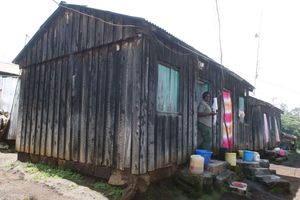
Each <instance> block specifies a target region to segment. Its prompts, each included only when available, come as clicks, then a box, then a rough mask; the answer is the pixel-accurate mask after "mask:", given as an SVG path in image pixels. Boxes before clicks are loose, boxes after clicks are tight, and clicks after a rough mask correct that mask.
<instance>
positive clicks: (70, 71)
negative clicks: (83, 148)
mask: <svg viewBox="0 0 300 200" xmlns="http://www.w3.org/2000/svg"><path fill="white" fill-rule="evenodd" d="M73 77H74V78H73ZM73 80H74V81H75V74H74V55H73V54H71V55H70V56H69V59H68V61H67V63H66V138H65V146H64V150H65V155H64V158H65V159H66V160H70V159H71V148H72V146H71V144H72V123H71V122H72V102H73V101H72V98H73ZM74 84H75V82H74Z"/></svg>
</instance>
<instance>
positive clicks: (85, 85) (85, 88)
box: [79, 53, 90, 163]
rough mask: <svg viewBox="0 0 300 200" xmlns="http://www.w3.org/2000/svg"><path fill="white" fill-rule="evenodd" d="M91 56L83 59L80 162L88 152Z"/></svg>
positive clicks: (82, 161) (83, 160)
mask: <svg viewBox="0 0 300 200" xmlns="http://www.w3.org/2000/svg"><path fill="white" fill-rule="evenodd" d="M89 59H90V56H89V53H87V54H85V55H84V56H83V60H82V68H83V69H82V70H83V73H82V96H81V97H80V98H81V115H80V116H81V117H80V120H81V122H80V151H79V162H81V163H85V162H86V153H87V138H88V135H87V134H88V132H87V129H88V127H87V117H88V105H89V99H88V98H89V80H88V79H89V77H88V75H89V68H90V61H89Z"/></svg>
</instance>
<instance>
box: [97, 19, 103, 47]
mask: <svg viewBox="0 0 300 200" xmlns="http://www.w3.org/2000/svg"><path fill="white" fill-rule="evenodd" d="M96 16H97V15H96ZM97 17H100V16H97ZM103 33H104V23H103V22H101V21H100V20H96V30H95V46H100V45H102V44H103V35H104V34H103Z"/></svg>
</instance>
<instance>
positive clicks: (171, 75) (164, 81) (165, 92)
mask: <svg viewBox="0 0 300 200" xmlns="http://www.w3.org/2000/svg"><path fill="white" fill-rule="evenodd" d="M156 110H157V111H160V112H172V113H176V112H179V73H178V71H176V70H174V69H171V68H169V67H165V66H163V65H161V64H158V83H157V96H156Z"/></svg>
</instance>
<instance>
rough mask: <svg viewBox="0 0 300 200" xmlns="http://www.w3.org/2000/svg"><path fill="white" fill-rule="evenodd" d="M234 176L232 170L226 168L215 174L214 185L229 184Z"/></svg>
mask: <svg viewBox="0 0 300 200" xmlns="http://www.w3.org/2000/svg"><path fill="white" fill-rule="evenodd" d="M236 178H237V177H236V174H235V173H234V172H233V171H230V170H226V171H224V172H222V173H221V174H219V175H218V176H216V185H217V186H219V187H221V186H224V185H227V184H230V183H231V182H232V181H233V180H234V179H236Z"/></svg>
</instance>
